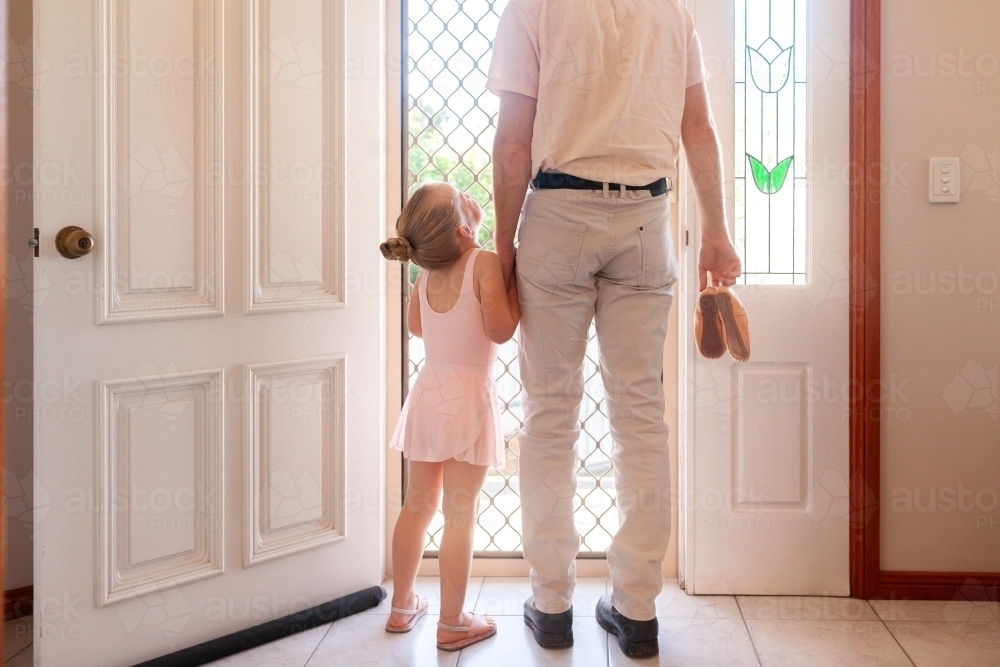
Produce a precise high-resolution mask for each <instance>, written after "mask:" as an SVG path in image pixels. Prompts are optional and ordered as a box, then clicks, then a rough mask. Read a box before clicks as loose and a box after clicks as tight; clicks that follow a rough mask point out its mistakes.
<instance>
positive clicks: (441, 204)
mask: <svg viewBox="0 0 1000 667" xmlns="http://www.w3.org/2000/svg"><path fill="white" fill-rule="evenodd" d="M435 185H439V184H438V183H427V184H425V185H421V186H420V187H419V188H417V189H416V190H415V191H414V193H413V194H412V195H410V198H409V200H408V201H407V202H406V206H404V207H403V212H402V213H400V214H399V219H397V220H396V233H397V234H399V236H398V237H396V238H391V239H389V240H388V241H386V242H385V243H383V244H382V245H381V246H379V249H380V250H381V251H382V255H383V256H384V257H385V258H386V259H389V260H394V261H397V262H413V263H414V264H416V265H417V266H419V267H421V268H423V269H428V270H431V269H444V268H447V267H449V266H451V265H452V264H454V263H455V262H456V261H458V258H459V257H461V256H462V249H461V247H460V246H459V243H458V238H457V237H456V236H455V230H456V229H458V228H459V227H460V226H461V225H462V217H461V215H460V214H459V212H458V210H457V208H456V207H455V203H454V202H453V201H451V200H450V199H448V198H446V197H442V196H441V195H439V194H437V193H436V192H435V191H434V188H433V186H435Z"/></svg>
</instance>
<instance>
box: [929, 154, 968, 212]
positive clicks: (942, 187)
mask: <svg viewBox="0 0 1000 667" xmlns="http://www.w3.org/2000/svg"><path fill="white" fill-rule="evenodd" d="M961 164H962V162H961V160H960V159H959V158H957V157H954V158H951V157H948V158H931V169H930V181H931V182H930V199H929V201H930V203H932V204H957V203H958V202H959V200H960V197H961V187H962V179H961V171H960V170H961Z"/></svg>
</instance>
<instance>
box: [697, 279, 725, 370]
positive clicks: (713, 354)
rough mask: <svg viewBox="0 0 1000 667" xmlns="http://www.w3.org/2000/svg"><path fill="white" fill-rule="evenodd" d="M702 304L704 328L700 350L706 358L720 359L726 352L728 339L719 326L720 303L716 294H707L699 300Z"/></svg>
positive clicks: (699, 344) (699, 343) (699, 342)
mask: <svg viewBox="0 0 1000 667" xmlns="http://www.w3.org/2000/svg"><path fill="white" fill-rule="evenodd" d="M698 303H699V304H700V305H701V317H702V327H703V328H702V330H701V340H699V341H698V350H699V351H700V352H701V355H702V356H703V357H705V358H706V359H719V358H720V357H722V355H724V354H725V353H726V339H725V338H724V337H723V333H722V328H721V327H720V326H719V305H718V303H717V302H716V300H715V295H714V294H705V295H703V296H701V297H700V298H699V300H698Z"/></svg>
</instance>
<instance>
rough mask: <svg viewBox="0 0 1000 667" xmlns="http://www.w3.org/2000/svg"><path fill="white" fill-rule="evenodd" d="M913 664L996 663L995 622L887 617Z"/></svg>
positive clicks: (973, 666)
mask: <svg viewBox="0 0 1000 667" xmlns="http://www.w3.org/2000/svg"><path fill="white" fill-rule="evenodd" d="M886 625H887V626H888V627H889V630H890V631H891V632H892V634H893V636H895V637H896V640H897V641H899V643H900V645H901V646H902V647H903V650H905V651H906V654H907V655H909V656H910V660H912V661H913V664H915V665H916V666H917V667H1000V632H998V630H997V625H996V623H925V622H913V621H887V622H886Z"/></svg>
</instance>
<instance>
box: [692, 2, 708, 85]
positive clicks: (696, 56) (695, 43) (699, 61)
mask: <svg viewBox="0 0 1000 667" xmlns="http://www.w3.org/2000/svg"><path fill="white" fill-rule="evenodd" d="M689 20H690V19H689ZM690 30H691V32H690V35H689V37H688V54H687V87H688V88H690V87H691V86H697V85H698V84H699V83H704V82H705V81H708V73H707V72H706V71H705V61H704V59H703V58H702V54H701V39H700V38H699V37H698V31H697V30H695V29H694V21H691V28H690Z"/></svg>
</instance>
